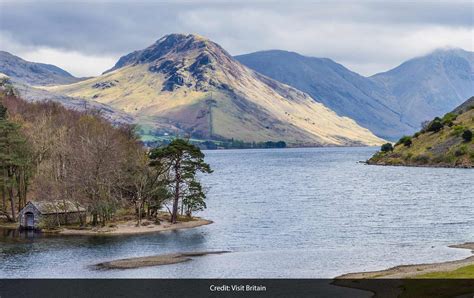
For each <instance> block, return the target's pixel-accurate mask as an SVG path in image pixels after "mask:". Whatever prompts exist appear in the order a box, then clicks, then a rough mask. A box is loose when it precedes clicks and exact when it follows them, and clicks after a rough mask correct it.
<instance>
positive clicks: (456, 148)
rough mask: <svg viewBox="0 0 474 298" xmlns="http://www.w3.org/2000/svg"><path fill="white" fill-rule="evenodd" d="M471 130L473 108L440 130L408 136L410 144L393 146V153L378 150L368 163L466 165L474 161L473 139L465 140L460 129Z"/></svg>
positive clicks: (473, 122) (473, 121)
mask: <svg viewBox="0 0 474 298" xmlns="http://www.w3.org/2000/svg"><path fill="white" fill-rule="evenodd" d="M465 129H470V130H471V131H474V110H470V111H467V112H464V113H463V114H461V115H459V116H458V117H457V119H456V120H454V121H453V126H451V127H449V126H447V125H445V126H444V128H443V129H442V130H441V131H439V132H436V133H434V132H424V133H422V132H419V133H417V134H415V135H414V136H413V137H411V141H412V144H411V145H410V146H405V145H404V144H403V142H402V144H399V145H396V146H395V148H394V151H393V152H388V153H383V152H379V153H378V154H376V155H374V156H373V157H372V158H371V160H370V162H373V163H381V164H386V165H421V166H428V165H431V166H433V165H435V166H436V165H438V166H456V165H457V166H460V165H462V166H468V165H471V166H472V165H473V164H474V141H471V142H465V141H463V139H462V138H461V132H463V131H464V130H465Z"/></svg>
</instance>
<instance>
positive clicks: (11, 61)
mask: <svg viewBox="0 0 474 298" xmlns="http://www.w3.org/2000/svg"><path fill="white" fill-rule="evenodd" d="M0 73H3V74H5V75H7V76H9V77H10V78H12V79H14V80H16V81H19V82H22V83H26V84H29V85H59V84H71V83H74V82H78V81H80V80H81V79H79V78H76V77H74V76H73V75H71V74H70V73H68V72H67V71H65V70H63V69H61V68H59V67H57V66H54V65H51V64H44V63H35V62H29V61H25V60H23V59H21V58H20V57H17V56H15V55H12V54H10V53H8V52H4V51H0Z"/></svg>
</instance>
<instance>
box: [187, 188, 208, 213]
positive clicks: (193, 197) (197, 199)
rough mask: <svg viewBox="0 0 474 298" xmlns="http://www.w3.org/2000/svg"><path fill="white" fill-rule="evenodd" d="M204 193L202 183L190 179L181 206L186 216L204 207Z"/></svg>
mask: <svg viewBox="0 0 474 298" xmlns="http://www.w3.org/2000/svg"><path fill="white" fill-rule="evenodd" d="M205 199H206V194H205V193H204V191H203V189H202V185H201V184H200V183H198V182H196V181H191V182H190V183H189V186H188V190H187V194H186V195H185V196H184V199H183V207H184V208H185V210H186V215H187V216H188V217H191V216H192V213H193V212H194V211H201V210H204V209H205V208H206V202H205V201H204V200H205Z"/></svg>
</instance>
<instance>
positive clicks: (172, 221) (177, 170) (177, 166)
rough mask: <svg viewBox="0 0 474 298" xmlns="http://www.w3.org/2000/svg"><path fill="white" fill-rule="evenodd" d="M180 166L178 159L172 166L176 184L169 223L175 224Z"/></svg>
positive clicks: (176, 219)
mask: <svg viewBox="0 0 474 298" xmlns="http://www.w3.org/2000/svg"><path fill="white" fill-rule="evenodd" d="M180 167H181V160H180V159H178V160H177V161H176V164H175V166H174V173H175V179H176V184H175V188H174V200H173V212H172V213H171V223H173V224H175V223H176V222H177V221H178V204H179V191H180V189H179V186H180V183H181V174H180V172H179V170H180Z"/></svg>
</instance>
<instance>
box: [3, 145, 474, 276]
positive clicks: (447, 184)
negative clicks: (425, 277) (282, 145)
mask: <svg viewBox="0 0 474 298" xmlns="http://www.w3.org/2000/svg"><path fill="white" fill-rule="evenodd" d="M375 150H376V149H374V148H313V149H277V150H228V151H208V152H206V160H207V162H209V163H210V164H211V166H212V167H213V169H214V170H215V172H214V174H212V175H210V176H207V177H204V178H203V181H204V183H205V184H206V185H208V186H209V187H210V190H209V193H208V210H206V211H205V212H202V213H201V214H200V215H201V216H203V217H206V218H209V219H212V220H214V221H215V223H214V224H212V225H208V226H203V227H199V228H196V229H191V230H182V231H172V232H166V233H159V234H148V235H138V236H119V237H110V236H109V237H97V236H95V237H75V236H74V237H73V236H69V237H59V236H49V237H45V236H41V235H30V236H27V235H25V234H22V235H21V236H20V237H17V236H12V233H11V232H8V231H0V277H2V278H5V277H12V278H13V277H84V278H88V277H178V278H182V277H235V278H238V277H257V278H258V277H268V278H269V277H334V276H337V275H339V274H342V273H347V272H353V271H362V270H375V269H384V268H386V267H390V266H395V265H399V264H408V263H422V262H435V261H442V260H454V259H459V258H463V257H466V256H468V255H469V251H466V250H461V249H452V248H448V247H447V245H449V244H455V243H463V242H467V241H474V195H473V194H474V185H473V181H474V171H473V170H466V169H431V168H402V167H378V166H367V165H363V164H360V163H357V161H360V160H366V159H367V158H368V157H370V156H371V155H372V154H373V152H374V151H375ZM196 250H231V251H232V253H229V254H224V255H211V256H205V257H201V258H196V259H195V260H193V261H191V262H187V263H181V264H176V265H169V266H161V267H149V268H140V269H132V270H112V271H100V270H95V269H93V268H92V266H91V265H93V264H96V263H99V262H103V261H107V260H113V259H119V258H128V257H136V256H147V255H154V254H162V253H170V252H178V251H196Z"/></svg>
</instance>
